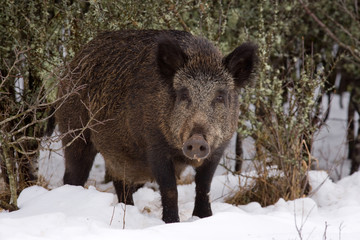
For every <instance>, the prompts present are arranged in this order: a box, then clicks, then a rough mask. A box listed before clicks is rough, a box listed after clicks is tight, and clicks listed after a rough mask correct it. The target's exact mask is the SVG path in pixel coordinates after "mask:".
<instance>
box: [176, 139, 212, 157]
mask: <svg viewBox="0 0 360 240" xmlns="http://www.w3.org/2000/svg"><path fill="white" fill-rule="evenodd" d="M182 151H183V153H184V155H185V156H186V157H187V158H190V159H196V160H198V161H200V160H201V159H205V158H207V157H208V156H209V154H210V146H209V144H208V143H207V142H206V140H205V139H204V136H203V135H201V134H194V135H192V136H191V137H190V138H189V139H188V140H186V141H185V143H184V144H183V148H182Z"/></svg>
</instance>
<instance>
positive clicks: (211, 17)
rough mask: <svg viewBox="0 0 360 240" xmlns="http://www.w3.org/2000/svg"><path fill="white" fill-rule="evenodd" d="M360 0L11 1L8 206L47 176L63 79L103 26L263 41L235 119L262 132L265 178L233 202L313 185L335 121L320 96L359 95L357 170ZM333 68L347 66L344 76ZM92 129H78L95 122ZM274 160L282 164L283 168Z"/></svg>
mask: <svg viewBox="0 0 360 240" xmlns="http://www.w3.org/2000/svg"><path fill="white" fill-rule="evenodd" d="M359 5H360V3H359V1H357V0H336V1H333V2H332V4H329V2H328V1H326V0H319V1H304V0H298V1H260V0H259V1H250V0H249V1H248V0H245V1H226V0H224V1H202V0H200V1H194V0H186V1H173V0H163V1H140V2H139V1H130V0H128V1H125V0H124V1H106V0H103V1H58V0H53V1H38V0H34V1H9V0H5V1H3V2H2V4H1V6H2V10H1V12H0V23H1V24H0V57H1V59H0V77H1V80H0V147H1V148H0V163H1V174H2V176H3V179H4V180H3V181H1V182H0V207H1V208H5V209H9V210H14V209H16V208H17V200H16V199H17V195H18V193H19V192H20V191H21V190H22V189H23V188H25V187H27V186H29V185H32V184H36V183H37V182H38V181H39V180H38V179H37V173H36V159H37V156H38V151H39V149H40V148H44V147H46V144H45V145H44V144H41V141H43V139H44V138H43V136H44V133H45V131H46V128H47V124H48V123H49V119H51V117H52V116H53V114H54V111H52V109H53V110H54V109H55V110H56V108H54V106H59V105H61V102H62V101H63V100H64V99H66V96H65V97H64V98H62V99H59V100H56V98H55V96H56V90H57V86H58V82H59V81H60V80H61V78H62V77H63V76H64V75H63V74H64V72H66V69H67V68H68V67H69V62H70V60H71V59H73V57H74V55H75V53H76V52H78V51H79V50H80V49H81V47H82V46H83V45H84V43H86V42H88V41H89V40H91V39H93V38H94V37H95V36H96V35H97V34H98V33H99V32H101V31H106V30H121V29H177V30H185V31H189V32H191V33H192V34H194V35H198V36H204V37H206V38H207V39H209V40H210V41H212V42H213V43H214V44H215V45H216V46H217V47H219V48H220V50H221V51H222V52H223V53H225V54H227V53H229V52H230V51H231V50H232V49H234V48H235V47H236V46H238V45H240V44H241V43H243V42H249V41H250V42H255V43H256V44H257V45H258V47H259V64H258V67H257V75H256V77H255V78H256V80H257V81H256V83H255V86H253V87H249V88H246V89H245V91H243V94H242V97H241V100H240V103H241V105H240V111H241V114H240V118H239V126H238V127H239V133H240V134H239V136H240V137H241V138H245V137H252V138H253V139H254V141H255V147H256V154H255V156H254V157H253V160H255V161H254V162H256V163H259V164H257V165H256V169H257V171H258V177H257V178H256V179H255V182H258V183H259V184H257V185H255V186H254V189H253V191H249V190H246V189H244V192H241V193H239V194H238V195H239V196H240V200H239V198H237V197H235V198H234V199H230V200H229V201H230V202H233V203H236V204H245V203H247V202H249V201H259V202H260V203H261V204H262V205H267V204H271V203H273V202H274V201H277V199H278V198H279V197H282V198H284V199H286V200H287V199H294V198H298V197H302V196H303V195H304V194H306V193H307V191H308V189H307V184H306V182H307V177H306V172H307V170H308V169H310V167H311V165H312V164H313V162H314V159H313V157H312V155H311V145H312V139H313V135H314V133H315V132H316V131H317V130H318V129H319V128H320V127H321V126H323V125H324V123H325V122H324V121H325V120H326V109H320V107H319V104H318V103H319V101H320V100H321V97H322V96H323V94H328V95H331V94H341V93H342V92H345V91H347V92H350V93H351V103H352V104H351V105H350V107H349V117H348V120H349V131H348V132H349V134H348V141H349V158H351V159H352V161H353V165H352V172H354V171H357V169H358V166H359V162H360V160H359V156H360V134H358V133H355V132H354V120H353V119H354V118H353V116H354V113H355V112H356V111H357V112H359V108H360V107H359V106H360V100H359V99H360V97H359V93H360V90H359V89H360V87H359V86H360V84H359V76H360V72H359V71H360V70H359V69H360V68H359V65H360V47H359V39H360V14H359V7H360V6H359ZM334 49H335V50H334ZM336 76H341V81H340V83H341V84H340V85H338V86H335V85H334V84H335V79H336ZM80 90H81V88H80V89H79V88H74V89H72V91H73V92H78V91H80ZM315 90H316V91H315ZM285 105H286V106H287V109H288V110H287V111H285V110H284V106H285ZM330 111H331V109H330ZM84 127H85V128H83V130H80V133H81V134H78V135H77V136H78V137H79V138H81V137H82V133H83V132H84V131H85V130H86V129H88V128H89V127H91V126H84ZM68 134H73V135H74V134H75V135H76V132H72V133H68ZM241 138H240V139H238V142H239V143H240V142H241V140H242V139H241ZM53 140H54V139H52V138H49V139H47V141H53ZM238 153H239V156H238V157H239V159H238V162H239V163H240V162H241V160H242V159H241V156H240V151H239V149H238ZM270 165H271V166H273V165H277V166H278V170H280V171H282V172H283V174H282V175H280V176H276V175H275V176H274V175H273V172H272V171H269V168H267V166H270ZM240 166H241V165H240V164H238V165H237V169H240ZM260 183H261V184H260ZM250 192H251V194H248V193H250ZM254 195H255V196H254Z"/></svg>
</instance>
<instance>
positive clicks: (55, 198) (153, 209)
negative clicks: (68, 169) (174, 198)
mask: <svg viewBox="0 0 360 240" xmlns="http://www.w3.org/2000/svg"><path fill="white" fill-rule="evenodd" d="M337 98H338V97H336V98H334V100H333V101H334V102H333V104H332V105H333V106H335V107H333V109H332V111H331V115H330V119H329V121H328V127H327V128H324V129H323V130H322V131H320V133H319V135H318V136H317V139H318V140H317V141H316V142H315V144H314V149H313V153H314V155H315V156H316V157H317V158H318V159H319V165H320V167H321V168H323V169H326V170H328V171H323V170H314V171H310V172H309V179H310V184H311V186H312V189H313V191H312V193H311V194H310V195H309V196H308V197H306V198H302V199H297V200H294V201H284V200H283V199H280V200H279V201H278V202H277V203H276V204H274V205H271V206H268V207H265V208H263V207H261V206H260V205H259V204H258V203H256V202H252V203H250V204H248V205H242V206H233V205H230V204H227V203H225V202H224V200H225V199H226V197H228V196H229V195H230V194H232V193H234V192H235V191H236V190H237V189H238V187H239V184H244V179H243V177H241V178H239V176H233V175H232V174H226V171H225V170H224V169H223V168H219V169H218V171H217V175H216V176H215V177H214V179H213V182H212V187H211V193H210V194H211V195H210V196H211V202H212V209H213V216H212V217H209V218H204V219H199V218H197V217H192V210H193V207H194V196H195V184H194V183H192V184H189V185H179V186H178V192H179V211H180V212H179V215H180V220H181V222H180V223H175V224H165V223H164V222H163V221H162V220H161V212H162V208H161V201H160V194H159V191H158V189H157V186H156V184H153V183H149V184H146V186H145V187H143V188H141V189H139V190H138V191H137V192H136V193H135V194H134V195H133V197H134V202H135V206H130V205H124V204H122V203H117V198H116V195H115V194H114V190H113V187H112V185H111V183H108V184H103V183H102V181H103V174H104V165H103V159H102V157H101V155H98V156H97V157H96V160H95V164H94V166H93V169H92V172H91V175H90V177H89V181H88V183H87V185H86V187H85V188H83V187H78V186H69V185H65V186H63V185H62V183H61V178H62V175H63V172H64V161H63V157H62V153H54V152H52V153H51V155H50V156H49V152H42V153H41V157H40V160H39V161H40V162H39V172H40V174H41V175H42V176H44V177H45V179H46V180H47V181H48V182H49V186H48V187H49V188H50V189H52V190H47V189H45V188H42V187H40V186H33V187H29V188H27V189H25V190H24V191H23V192H22V193H21V194H20V196H19V199H18V205H19V207H20V210H18V211H14V212H6V211H3V212H1V213H0V240H8V239H21V240H35V239H36V240H38V239H62V240H63V239H86V240H91V239H142V240H143V239H157V240H161V239H166V240H168V239H172V240H173V239H181V240H187V239H197V240H199V239H227V240H228V239H258V240H262V239H264V240H272V239H274V240H282V239H284V240H293V239H314V240H315V239H316V240H319V239H323V240H325V239H326V240H330V239H331V240H340V239H341V240H352V239H353V240H358V239H360V172H358V173H355V174H353V175H351V176H348V171H349V162H348V160H346V154H347V153H346V144H345V133H344V129H345V128H346V117H344V116H346V115H345V114H344V111H345V112H346V110H345V109H346V106H345V108H344V109H340V108H339V107H338V104H337V101H338V99H337ZM250 145H251V144H250ZM249 148H251V146H249ZM245 150H246V149H245ZM247 150H248V151H250V150H249V149H247ZM230 154H231V153H230ZM247 154H248V153H247ZM225 164H229V162H226V161H225ZM230 165H231V164H230ZM244 171H246V168H245V170H244ZM191 172H192V171H191V170H188V172H187V173H190V174H191ZM247 174H251V173H247ZM330 176H331V177H330ZM340 178H341V179H340ZM332 179H335V181H337V180H338V179H340V180H338V181H337V182H335V181H334V180H332Z"/></svg>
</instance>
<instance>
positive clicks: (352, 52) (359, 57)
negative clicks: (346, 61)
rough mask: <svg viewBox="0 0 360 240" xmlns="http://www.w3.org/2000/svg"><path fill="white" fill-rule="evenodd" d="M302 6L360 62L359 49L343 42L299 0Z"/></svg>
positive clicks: (330, 35)
mask: <svg viewBox="0 0 360 240" xmlns="http://www.w3.org/2000/svg"><path fill="white" fill-rule="evenodd" d="M299 2H300V3H301V5H302V7H303V8H304V10H305V11H306V13H307V14H308V15H309V16H310V17H311V18H312V19H314V21H315V22H316V23H317V24H318V25H319V26H320V27H321V28H322V29H324V31H325V32H326V33H327V34H328V35H329V37H331V38H332V39H333V40H334V41H335V42H336V43H337V44H339V46H341V47H343V48H344V49H346V50H347V51H349V52H350V53H351V55H352V56H353V57H354V58H355V59H356V61H358V62H360V53H359V51H358V50H356V49H354V47H353V46H349V45H347V44H345V43H344V42H342V41H341V40H340V39H339V38H338V37H337V36H336V35H335V34H334V33H333V32H332V31H331V30H330V29H329V28H328V27H327V26H326V25H325V24H324V23H323V22H322V21H321V20H320V19H319V18H318V17H317V16H316V15H315V14H314V13H313V12H312V11H311V10H310V9H309V8H308V7H307V6H306V5H305V4H304V2H303V0H299Z"/></svg>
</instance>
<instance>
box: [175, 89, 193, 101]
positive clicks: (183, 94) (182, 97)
mask: <svg viewBox="0 0 360 240" xmlns="http://www.w3.org/2000/svg"><path fill="white" fill-rule="evenodd" d="M177 99H178V101H180V102H182V101H188V102H190V95H189V90H187V89H186V88H183V89H181V90H180V91H178V92H177Z"/></svg>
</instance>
